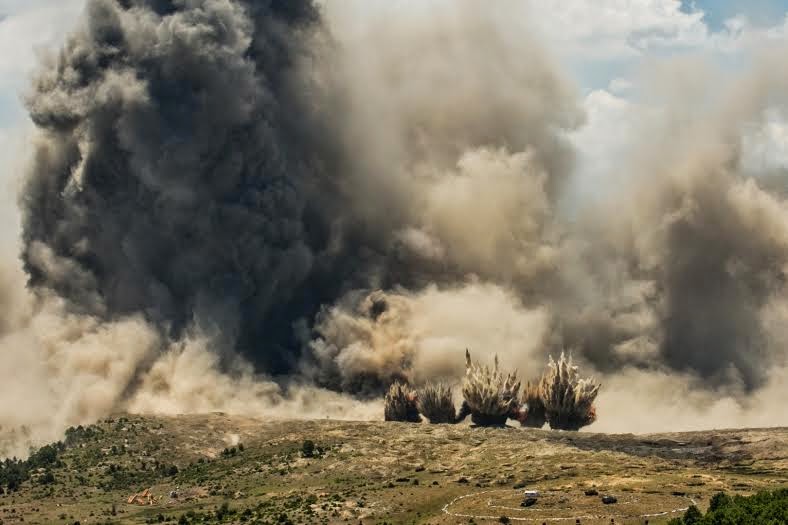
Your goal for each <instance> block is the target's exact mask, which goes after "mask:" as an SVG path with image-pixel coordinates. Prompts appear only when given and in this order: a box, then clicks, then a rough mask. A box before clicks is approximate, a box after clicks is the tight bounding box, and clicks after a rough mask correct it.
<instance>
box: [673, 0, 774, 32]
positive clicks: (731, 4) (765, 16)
mask: <svg viewBox="0 0 788 525" xmlns="http://www.w3.org/2000/svg"><path fill="white" fill-rule="evenodd" d="M681 3H682V9H683V10H684V11H685V12H688V13H689V12H692V11H696V10H700V11H703V12H704V16H703V19H704V21H705V22H706V23H707V24H708V26H709V29H711V30H712V31H719V30H721V29H722V28H723V27H724V24H725V21H726V20H729V19H731V18H733V17H735V16H739V15H744V16H746V17H747V18H748V19H749V20H750V22H752V23H753V24H755V25H759V26H770V25H774V24H775V23H779V21H780V20H781V19H783V18H785V13H786V10H788V0H682V2H681Z"/></svg>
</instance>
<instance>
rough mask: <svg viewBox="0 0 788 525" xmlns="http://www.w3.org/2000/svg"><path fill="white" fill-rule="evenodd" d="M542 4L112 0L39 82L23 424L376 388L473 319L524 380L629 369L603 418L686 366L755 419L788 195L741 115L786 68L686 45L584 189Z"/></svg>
mask: <svg viewBox="0 0 788 525" xmlns="http://www.w3.org/2000/svg"><path fill="white" fill-rule="evenodd" d="M528 23H529V17H528V15H527V9H526V8H525V7H524V3H522V2H514V1H501V2H495V4H494V6H493V5H482V4H481V3H479V2H473V1H470V0H467V1H466V0H463V1H459V2H453V3H452V4H451V9H447V8H446V4H445V3H443V2H440V1H437V0H436V1H425V2H419V3H418V4H417V5H416V4H414V5H411V6H410V8H409V9H402V8H401V6H399V5H393V4H388V3H387V4H381V3H374V5H372V3H370V2H367V1H360V0H348V1H347V2H344V1H343V2H326V3H324V5H321V6H320V7H317V6H316V5H314V4H313V3H312V2H310V1H307V0H303V1H287V2H279V1H269V2H257V1H251V0H184V1H182V2H175V3H173V2H161V1H154V0H90V1H89V2H88V4H87V9H86V13H85V17H84V20H83V25H82V26H81V27H80V28H79V29H78V30H77V31H76V32H75V33H74V34H73V36H72V37H71V38H70V39H69V40H68V41H67V43H66V44H65V46H64V47H63V49H62V50H61V52H60V53H59V54H58V55H57V56H55V57H52V58H51V59H50V60H49V61H48V62H47V63H45V64H44V65H43V67H42V69H41V72H40V73H39V74H38V76H37V77H36V79H35V82H34V85H33V88H32V90H31V93H30V94H29V97H28V106H29V109H30V114H31V117H32V119H33V121H34V122H35V124H36V125H37V128H38V138H37V141H36V146H35V153H34V155H33V158H32V160H31V163H30V164H31V165H30V168H29V170H28V172H27V174H26V177H25V183H24V189H23V191H22V194H21V198H20V202H21V208H22V214H23V232H22V249H21V251H22V261H23V266H24V271H25V272H26V276H27V279H28V284H29V285H28V289H27V290H22V289H21V287H20V286H19V285H18V283H19V282H20V281H21V280H22V277H21V275H20V270H18V269H17V268H16V267H15V266H13V265H12V266H11V269H10V270H8V273H5V272H4V273H2V274H0V287H2V288H0V307H3V308H4V312H7V313H4V314H3V315H2V316H0V332H2V333H1V334H0V335H1V337H2V338H1V339H0V352H2V355H3V357H4V359H5V360H6V363H7V364H9V366H6V367H5V369H6V370H14V371H15V372H14V374H15V375H16V376H17V377H16V378H11V377H9V378H7V379H8V380H7V381H0V385H1V386H0V388H2V389H3V390H2V391H0V399H3V404H2V405H0V422H2V424H3V426H4V427H6V428H16V427H19V426H20V425H28V426H29V428H32V429H33V433H37V434H36V435H37V436H39V438H40V436H43V435H45V434H46V432H49V434H46V436H45V437H47V438H48V437H52V436H54V435H56V432H57V429H62V427H63V426H65V425H67V424H71V423H74V422H83V421H89V420H90V419H91V418H96V417H100V416H101V415H103V414H105V413H107V412H109V411H112V410H116V409H126V410H133V411H140V412H161V413H177V412H201V411H207V410H228V411H233V412H244V413H256V414H269V415H276V414H279V413H285V414H287V413H291V412H293V411H292V410H291V409H292V407H294V406H298V407H300V408H299V410H298V412H299V413H301V414H305V415H321V416H322V415H330V416H333V417H350V418H353V417H370V414H375V411H376V410H377V411H378V412H379V411H380V404H379V403H380V402H379V401H376V402H370V401H359V399H361V400H363V399H367V398H369V397H373V396H379V395H380V393H381V392H383V391H384V390H385V389H386V388H387V387H388V385H389V384H391V383H392V382H393V381H395V380H406V381H408V382H411V383H415V384H419V383H422V382H424V381H426V380H428V379H429V380H436V379H444V380H448V381H451V380H452V379H453V380H458V379H459V378H460V377H461V376H462V373H463V368H462V367H463V362H462V351H463V350H464V349H465V348H470V349H471V351H472V352H473V354H474V356H478V357H479V358H480V359H481V360H482V361H484V359H485V357H484V356H485V355H488V354H489V355H491V354H493V353H497V354H498V355H499V356H500V359H501V364H502V366H505V367H507V368H508V367H516V368H518V369H519V370H520V373H521V376H522V378H523V379H524V380H527V379H534V378H536V377H537V376H538V375H539V374H540V373H541V371H542V367H543V366H544V363H546V356H547V354H548V353H550V352H552V353H553V354H554V355H557V354H558V352H560V350H563V349H567V350H571V351H574V352H575V358H576V360H577V361H578V362H580V363H581V366H583V367H586V368H588V369H590V370H589V371H588V373H589V374H591V373H597V374H599V375H600V376H601V381H602V383H603V384H604V385H606V386H607V385H609V390H606V389H605V388H606V387H603V389H602V390H601V393H600V396H599V399H598V414H599V418H598V423H596V424H595V425H594V426H592V427H591V428H592V429H618V430H624V429H628V428H626V426H625V425H624V424H619V423H620V418H619V417H618V416H617V415H616V413H618V414H622V413H627V414H630V413H631V414H634V413H636V412H637V409H638V408H637V407H641V408H642V407H645V406H648V407H652V408H653V406H655V405H656V406H660V404H659V402H656V401H655V400H656V399H659V398H660V397H664V396H665V393H666V392H676V391H683V392H688V393H689V395H688V396H685V398H684V403H686V402H687V401H686V400H689V402H690V403H691V404H692V414H694V415H696V416H697V418H695V419H694V420H693V421H694V423H697V424H698V425H706V426H709V425H726V426H727V425H729V424H735V422H741V421H746V422H751V421H761V419H758V418H752V417H751V416H750V414H754V413H763V411H764V410H769V407H770V405H769V404H768V403H767V402H766V400H767V399H771V398H772V397H773V396H774V392H775V391H778V392H779V391H780V387H779V385H777V384H776V383H775V381H779V377H781V376H780V372H779V371H780V370H782V369H783V368H782V367H784V366H785V365H786V352H785V350H784V348H785V343H786V342H788V338H786V332H785V329H784V327H785V326H786V320H788V315H786V314H788V303H787V302H786V301H785V299H784V297H785V289H784V273H783V272H784V268H785V267H786V263H787V262H788V216H787V215H786V213H788V205H787V204H786V202H785V201H784V200H783V198H782V197H781V196H780V194H779V193H777V192H775V191H773V189H772V187H773V185H772V186H769V185H766V184H765V183H762V182H761V181H760V180H758V179H755V178H752V176H751V172H750V171H747V172H746V174H745V170H743V169H742V166H741V158H742V153H741V150H742V131H741V130H742V128H743V127H744V126H745V124H748V123H751V122H752V121H757V120H758V119H760V118H761V117H762V115H763V112H764V111H765V110H767V109H769V108H771V107H773V106H778V107H781V104H782V103H783V102H785V101H784V100H782V99H781V97H780V94H781V93H783V92H785V91H784V88H785V87H786V82H785V79H783V78H778V77H777V74H776V73H775V71H779V70H780V68H775V67H769V66H768V65H767V66H764V67H763V68H755V70H754V71H753V72H752V73H751V74H750V75H749V76H746V77H745V80H742V81H739V82H737V83H734V84H733V88H732V89H730V90H729V91H725V92H720V93H719V96H717V97H715V98H714V99H712V100H710V99H709V98H708V97H706V96H705V94H706V93H708V91H709V89H708V88H709V87H710V86H711V85H712V82H711V81H710V80H709V79H708V78H709V77H708V76H706V75H705V73H704V72H703V71H702V69H701V68H695V67H685V69H684V70H683V72H682V75H683V77H684V78H692V79H693V81H694V84H693V83H692V82H690V83H689V84H688V85H690V87H693V86H694V89H688V90H679V91H680V92H679V93H678V94H672V93H670V92H669V89H668V90H665V89H662V90H659V89H657V90H656V91H655V106H656V107H658V108H659V109H658V111H657V112H656V116H655V117H654V118H652V119H648V120H644V122H643V124H642V126H641V127H642V129H640V130H639V131H640V133H638V134H637V135H638V137H642V140H639V139H637V138H633V140H632V144H629V145H628V147H629V149H628V151H629V152H630V154H629V155H628V156H625V157H624V158H622V159H616V162H615V164H617V165H618V166H620V169H621V170H626V171H629V172H631V173H632V176H631V177H630V178H629V180H628V183H627V184H626V185H625V186H624V187H622V188H616V189H615V190H611V191H609V192H608V194H607V195H606V196H605V199H604V200H602V201H601V203H600V205H599V206H597V207H595V208H590V207H588V206H583V205H582V203H577V202H572V200H571V198H572V197H570V196H568V194H567V193H566V191H565V190H566V189H567V187H569V186H570V185H571V184H572V179H571V176H572V173H573V170H574V167H575V158H574V154H573V149H572V146H571V141H570V135H571V133H572V132H573V131H574V130H576V129H578V127H579V126H581V125H582V124H583V122H584V115H583V111H582V110H581V106H580V100H579V97H578V94H577V93H576V92H575V90H574V89H573V87H572V85H571V83H570V82H568V80H567V79H566V78H564V76H563V75H562V74H561V72H560V71H559V70H558V68H557V67H556V66H555V65H554V63H553V60H552V59H551V58H550V56H549V53H548V52H546V51H545V50H544V49H542V48H540V46H539V45H538V44H537V43H536V42H534V41H533V40H532V39H531V38H530V37H529V35H530V34H532V32H530V31H529V28H528ZM652 75H653V79H652V82H651V84H652V85H655V86H660V85H662V86H663V87H666V88H673V87H674V85H675V83H674V82H665V81H664V80H663V79H666V78H676V76H677V75H675V74H673V73H667V74H666V73H664V72H660V71H658V70H656V69H655V70H654V71H653V72H652ZM713 85H717V84H716V83H714V84H713ZM698 86H701V88H699V87H698ZM703 86H705V89H704V88H702V87H703ZM655 137H656V138H655ZM611 164H613V162H611ZM6 275H8V277H6ZM20 370H21V371H24V373H20V372H18V371H20ZM775 378H777V379H775ZM641 383H642V384H645V385H646V386H647V387H648V388H643V389H634V388H633V385H635V384H641ZM29 384H40V385H46V387H45V388H42V390H41V391H40V392H38V393H37V395H34V396H33V395H29V391H30V388H29V387H27V386H25V385H29ZM775 385H777V386H775ZM630 390H631V391H635V390H637V396H632V397H630V398H627V399H625V398H626V396H625V395H624V392H627V391H630ZM765 392H767V393H768V395H766V394H764V393H765ZM3 394H4V395H3ZM22 397H24V398H25V402H26V403H28V404H29V406H33V405H35V410H32V411H26V412H30V414H39V415H41V417H38V418H37V419H36V418H34V417H32V416H30V415H29V414H22V413H20V411H18V410H14V409H13V405H12V404H11V403H10V402H8V400H17V402H21V401H19V400H20V399H21V398H22ZM711 399H716V400H723V401H718V403H717V404H716V405H715V406H718V405H719V403H722V404H723V405H724V406H725V407H735V408H730V410H723V409H715V411H712V412H713V415H711V416H708V417H705V416H703V410H702V409H701V408H700V407H702V406H703V404H704V403H707V402H708V401H709V400H711ZM633 400H634V401H633ZM618 403H622V407H624V408H625V409H626V410H623V411H617V410H614V409H612V408H611V407H612V406H613V405H615V404H618ZM723 405H719V406H723ZM663 408H665V410H664V411H663V412H660V413H665V414H672V413H673V412H671V410H670V409H669V408H668V407H663ZM649 410H650V413H656V411H655V410H651V409H649ZM722 412H726V414H727V416H729V419H726V418H725V417H721V416H720V414H721V413H722ZM379 415H380V413H377V416H379ZM671 421H679V420H678V419H676V418H673V417H671ZM770 422H771V423H774V422H775V421H770ZM664 423H665V425H669V424H670V421H665V422H664ZM694 423H689V422H687V420H686V419H683V418H682V419H681V422H680V425H681V426H682V427H683V428H687V427H693V426H694ZM677 425H678V423H677ZM659 428H665V427H660V426H658V425H656V426H647V425H645V424H643V423H642V422H637V425H636V428H631V429H628V430H633V431H639V430H658V429H659ZM41 429H49V430H47V431H46V432H45V431H44V430H41ZM0 452H2V451H0Z"/></svg>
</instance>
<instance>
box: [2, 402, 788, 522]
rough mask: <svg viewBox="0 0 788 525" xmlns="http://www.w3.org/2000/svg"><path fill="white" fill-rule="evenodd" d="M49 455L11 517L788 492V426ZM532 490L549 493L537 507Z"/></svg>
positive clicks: (140, 440)
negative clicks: (528, 492) (781, 489)
mask: <svg viewBox="0 0 788 525" xmlns="http://www.w3.org/2000/svg"><path fill="white" fill-rule="evenodd" d="M46 452H47V454H40V455H39V456H41V457H39V458H38V459H37V460H36V463H35V464H31V465H29V472H28V473H27V476H26V479H23V480H21V482H20V483H18V487H12V490H9V489H8V487H7V486H5V485H4V486H3V491H4V494H3V495H0V523H2V524H3V525H7V524H16V523H21V522H22V521H24V523H33V524H35V523H40V524H45V523H46V524H49V523H67V524H73V523H75V522H79V523H80V525H85V524H89V523H159V522H170V523H173V522H175V523H305V524H306V523H308V524H311V523H353V524H357V523H364V524H375V523H377V524H382V523H434V524H439V523H440V524H444V523H446V524H448V523H469V522H470V523H473V522H475V523H485V522H487V523H494V522H504V523H506V522H522V523H542V522H543V521H549V522H551V523H562V522H563V523H570V524H571V523H574V522H575V519H578V518H579V519H581V522H582V523H584V524H585V523H610V520H611V518H612V519H615V520H616V523H644V522H645V521H646V520H649V521H650V523H662V522H666V521H667V520H668V519H669V518H671V517H675V516H678V515H680V513H681V512H683V510H682V509H685V508H686V507H688V506H689V505H691V504H693V503H695V504H697V505H698V506H699V507H700V508H705V507H706V506H707V505H708V501H709V499H710V498H711V496H712V495H713V494H715V493H716V492H718V491H721V490H725V491H727V492H729V493H740V494H750V493H753V492H755V491H758V490H762V489H775V488H778V487H785V486H788V429H764V430H722V431H709V432H691V433H673V434H659V435H639V436H635V435H605V434H591V433H574V432H555V431H543V430H523V429H520V428H473V427H469V426H467V425H457V426H451V425H428V424H421V425H414V424H405V423H384V422H343V421H329V420H320V421H271V420H259V419H253V418H244V417H236V416H228V415H224V414H209V415H200V416H178V417H149V416H136V415H134V416H132V415H122V416H116V417H113V418H109V419H106V420H104V421H101V422H98V423H96V424H95V425H91V426H89V427H85V428H82V427H79V428H76V429H71V430H70V431H69V432H68V434H67V438H66V440H65V442H64V443H63V444H62V445H61V446H60V447H52V450H51V451H50V450H47V451H46ZM12 467H13V465H11V464H10V463H8V462H7V464H6V466H5V467H4V470H5V475H7V474H8V469H9V468H12ZM14 488H15V490H13V489H14ZM146 489H147V490H146ZM526 489H528V490H535V491H538V492H539V495H538V497H537V498H535V499H536V501H535V502H533V503H532V504H531V505H529V506H524V505H525V502H524V496H523V491H524V490H526ZM602 496H613V497H614V498H615V499H616V502H615V503H610V504H605V503H603V502H602Z"/></svg>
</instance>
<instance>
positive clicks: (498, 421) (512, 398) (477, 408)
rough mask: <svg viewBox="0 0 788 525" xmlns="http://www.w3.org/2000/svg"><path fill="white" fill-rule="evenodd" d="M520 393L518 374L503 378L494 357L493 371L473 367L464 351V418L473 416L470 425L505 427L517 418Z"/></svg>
mask: <svg viewBox="0 0 788 525" xmlns="http://www.w3.org/2000/svg"><path fill="white" fill-rule="evenodd" d="M519 391H520V382H519V381H518V380H517V377H516V372H514V373H511V374H509V375H507V376H504V375H503V374H502V373H501V372H499V371H498V356H495V366H494V367H493V368H492V369H490V368H489V367H488V366H481V365H479V364H478V363H473V362H472V361H471V354H470V352H469V351H468V350H465V378H464V379H463V382H462V394H463V396H464V397H465V402H464V403H463V407H462V409H461V411H460V415H461V416H462V417H465V415H467V413H470V415H471V421H473V422H474V423H475V424H477V425H481V426H490V425H504V424H506V420H507V419H508V418H509V417H510V416H513V415H515V414H516V411H517V408H518V407H517V405H518V399H519V398H518V394H519Z"/></svg>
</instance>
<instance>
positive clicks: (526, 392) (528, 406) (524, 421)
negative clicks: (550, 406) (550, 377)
mask: <svg viewBox="0 0 788 525" xmlns="http://www.w3.org/2000/svg"><path fill="white" fill-rule="evenodd" d="M516 419H517V420H518V421H519V422H520V425H522V426H524V427H531V428H542V427H543V426H544V424H545V422H546V421H547V416H546V415H545V408H544V401H542V396H541V395H540V393H539V382H536V383H532V382H530V381H529V382H528V383H527V384H526V385H525V387H524V388H523V396H522V405H521V406H520V409H519V410H518V411H517V417H516Z"/></svg>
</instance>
